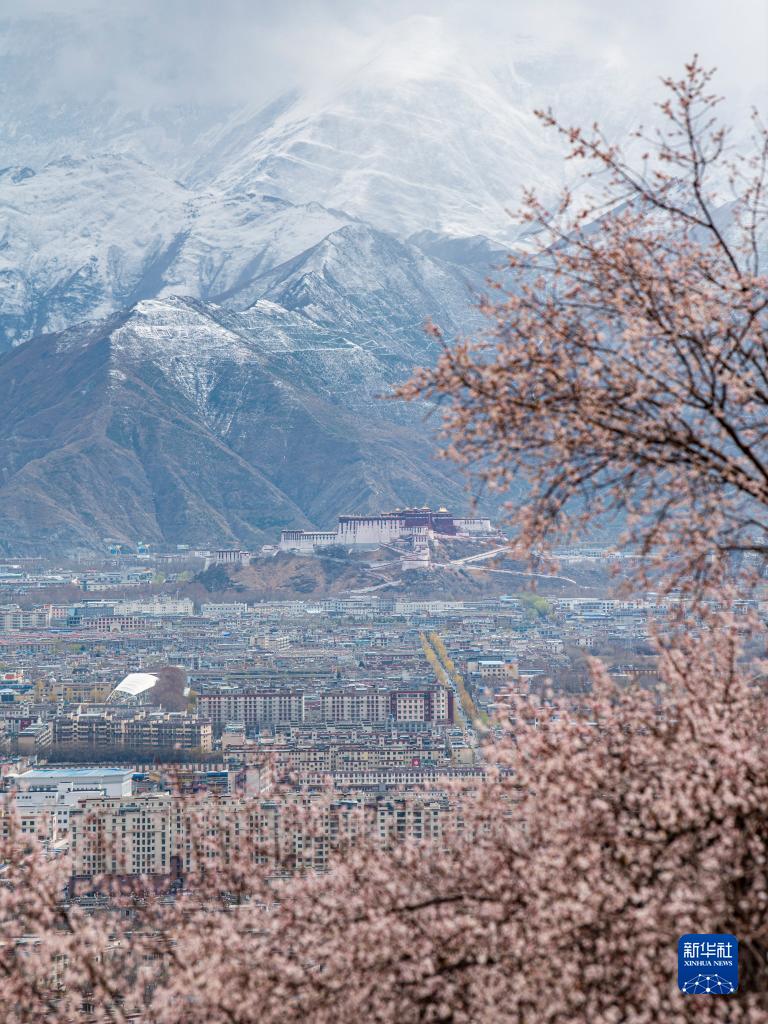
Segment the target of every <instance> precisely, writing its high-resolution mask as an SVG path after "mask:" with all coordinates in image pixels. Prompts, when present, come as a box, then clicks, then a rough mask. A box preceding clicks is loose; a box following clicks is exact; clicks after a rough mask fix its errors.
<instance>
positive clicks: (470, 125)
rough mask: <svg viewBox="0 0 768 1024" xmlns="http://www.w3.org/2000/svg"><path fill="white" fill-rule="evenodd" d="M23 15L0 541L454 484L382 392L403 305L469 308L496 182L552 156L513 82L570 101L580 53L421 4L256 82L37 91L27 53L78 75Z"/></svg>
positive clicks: (94, 533) (488, 265)
mask: <svg viewBox="0 0 768 1024" xmlns="http://www.w3.org/2000/svg"><path fill="white" fill-rule="evenodd" d="M43 21H44V22H45V24H44V26H43V27H42V28H41V24H42V22H41V19H40V18H38V19H37V21H35V20H34V19H32V21H30V22H28V23H23V25H22V28H19V25H18V24H16V23H14V24H13V25H12V26H10V27H9V26H8V25H7V24H6V26H5V27H6V28H7V29H8V31H7V32H6V34H5V36H4V44H3V46H4V49H3V50H2V51H0V100H2V102H1V103H0V153H2V154H4V155H3V156H0V167H4V169H2V170H0V352H2V351H3V350H4V349H5V350H7V351H6V352H5V354H4V355H0V439H2V446H0V463H1V464H0V548H2V547H5V548H6V549H9V550H10V549H11V548H13V547H14V546H15V547H17V548H24V549H25V550H33V549H34V548H35V546H36V544H38V543H39V542H43V541H44V542H45V543H46V544H47V545H48V546H50V545H52V544H53V545H54V546H57V547H61V548H67V549H74V548H80V549H81V548H85V547H93V546H96V545H97V544H98V543H99V541H100V539H101V538H102V537H103V536H106V535H111V536H119V537H121V538H124V539H126V540H128V541H130V540H132V539H135V538H136V537H138V536H142V537H144V538H147V539H154V540H161V539H163V540H169V541H171V540H175V541H199V542H200V543H207V542H211V541H214V540H216V541H219V542H221V543H243V544H252V543H258V542H259V541H260V540H266V539H274V538H275V536H276V533H277V530H278V528H279V527H280V526H289V525H294V526H306V525H310V524H312V525H315V526H323V525H326V524H327V523H329V522H332V521H333V519H334V517H335V515H336V514H337V513H338V512H339V511H340V510H341V509H342V508H344V509H350V510H351V509H358V510H361V511H363V510H366V509H378V508H381V507H385V506H386V505H388V504H404V503H410V502H418V503H420V504H421V503H423V502H424V501H429V502H431V501H434V500H438V499H439V500H444V501H453V502H454V504H458V505H460V504H464V503H465V499H463V497H462V495H463V485H462V482H461V481H460V480H458V479H457V478H456V476H455V474H454V475H452V473H453V471H452V469H451V467H450V464H448V463H446V462H439V463H438V462H435V460H434V454H435V444H434V441H433V439H432V437H431V434H430V430H433V429H434V427H432V426H431V425H430V426H429V428H428V426H427V425H426V424H425V422H424V419H423V415H422V411H421V410H419V409H416V408H410V407H403V406H402V405H398V404H397V403H393V402H382V401H379V400H378V399H379V397H380V396H381V395H382V394H384V393H386V392H387V391H388V390H390V389H391V387H392V386H393V385H394V384H395V383H397V382H398V381H402V380H403V379H405V378H406V377H407V376H408V375H409V372H410V370H411V369H412V367H413V366H414V365H415V364H417V363H422V362H424V361H425V360H429V359H430V358H432V356H433V352H432V350H431V348H430V345H429V343H428V341H427V339H426V336H425V334H424V330H423V327H424V322H425V320H427V319H431V320H433V321H435V322H436V323H437V324H439V326H440V327H441V328H442V329H443V331H444V332H445V334H446V335H447V336H449V337H451V336H454V335H457V334H466V333H471V332H473V331H475V330H477V329H478V325H479V317H478V313H477V311H476V300H477V294H478V291H479V290H480V289H481V288H482V287H483V285H484V279H485V278H486V276H487V275H488V274H489V273H492V272H493V269H494V268H497V267H499V266H500V265H501V264H502V263H503V257H504V249H505V246H507V245H509V244H512V243H514V241H515V240H516V239H517V238H518V237H519V232H520V227H519V225H516V224H515V222H514V219H513V218H511V217H510V215H509V214H508V212H507V210H508V208H509V207H514V206H515V204H516V203H517V201H518V199H519V196H520V192H521V189H522V188H523V187H524V186H527V185H535V186H536V187H537V189H538V190H539V191H540V192H543V193H544V194H545V195H548V194H551V193H553V192H555V191H556V190H557V189H558V188H559V186H560V184H561V183H562V181H563V180H564V173H565V172H564V167H563V162H562V159H561V155H562V154H561V150H560V148H559V146H558V144H557V143H556V142H555V141H554V140H553V139H552V138H551V137H550V136H548V135H547V134H546V133H545V132H544V130H543V129H542V128H541V126H540V124H539V122H538V121H537V119H536V118H535V116H534V115H533V113H532V111H533V108H534V107H536V106H546V105H547V97H548V95H549V93H551V92H552V89H554V91H555V92H556V93H557V96H558V97H559V98H560V99H562V100H563V103H564V106H565V108H566V109H567V110H568V109H575V110H576V111H578V110H579V106H580V103H581V101H582V99H583V98H584V97H585V96H587V95H591V94H592V93H596V94H601V89H600V88H596V86H595V78H594V76H593V75H592V73H591V72H589V70H587V71H585V69H584V68H583V67H581V66H576V65H574V67H573V68H570V67H569V68H568V69H567V70H566V73H565V74H563V68H562V67H560V68H559V69H556V72H553V71H552V69H551V68H548V67H545V66H543V65H542V64H541V63H539V64H538V65H536V66H534V65H530V66H528V67H527V68H523V67H521V66H518V67H515V65H514V64H513V63H512V62H511V61H510V60H509V59H504V60H497V59H495V58H494V60H493V61H490V60H486V59H485V58H484V55H482V54H481V55H477V54H471V53H469V52H468V51H467V50H466V48H465V46H464V45H463V41H462V40H461V39H456V38H453V37H451V36H450V35H449V34H447V33H446V32H445V31H444V28H443V26H442V24H441V22H440V21H439V19H434V18H421V17H417V18H411V19H407V20H406V21H405V22H403V23H400V24H398V25H397V26H395V27H394V28H393V29H390V30H389V31H388V32H386V33H384V34H383V35H382V36H380V37H379V38H377V39H375V40H373V41H372V42H371V44H370V45H369V46H368V47H367V48H364V49H362V50H361V52H360V54H359V61H358V64H357V67H355V68H350V67H348V66H347V67H345V68H344V69H343V70H342V71H340V72H339V73H338V74H330V73H329V74H327V75H326V76H325V77H324V80H323V83H322V86H319V87H317V88H314V89H306V88H305V89H301V88H296V89H290V90H288V91H285V92H283V93H282V94H280V95H277V96H276V97H275V98H273V99H272V100H271V101H270V102H267V103H264V102H258V103H254V104H251V103H250V102H239V103H234V102H228V103H222V101H221V100H220V99H218V100H212V101H211V102H210V103H209V104H208V105H206V103H205V100H204V90H201V91H200V94H199V95H198V98H197V101H196V102H195V103H190V104H188V105H187V106H184V105H180V104H179V102H178V99H177V98H176V99H174V98H173V96H172V90H171V94H169V95H170V98H166V99H163V98H162V97H154V96H153V97H152V98H151V99H148V98H147V95H146V91H145V87H144V84H143V83H142V82H141V81H138V80H136V81H132V83H131V84H132V86H134V87H135V90H136V95H137V96H138V99H137V100H136V102H135V103H133V102H132V101H131V100H130V95H129V99H128V100H126V98H125V96H123V97H122V98H121V97H120V96H118V95H116V94H112V93H108V92H105V93H104V94H103V95H102V94H101V93H100V92H99V90H98V88H93V89H90V90H88V89H86V90H82V89H81V90H80V92H79V93H78V92H77V91H76V90H75V92H70V91H68V90H66V89H65V90H64V92H63V93H62V95H61V99H59V95H58V93H57V92H56V91H54V92H51V90H50V89H49V90H48V91H47V92H46V91H45V90H42V91H40V90H38V89H37V80H36V78H35V75H36V68H39V67H40V66H41V62H45V63H46V66H51V67H57V68H58V74H59V78H60V80H61V81H62V83H64V85H68V83H69V80H70V78H71V77H72V75H73V74H75V73H77V72H80V71H81V70H82V72H83V74H87V73H88V69H87V68H85V69H80V68H74V69H73V68H71V67H70V66H65V67H61V66H60V65H61V60H60V57H61V54H60V41H61V40H65V41H67V45H68V46H69V48H70V51H72V44H73V39H74V40H75V43H77V33H78V32H79V31H81V28H82V23H81V22H78V21H77V19H72V18H70V19H67V18H63V17H61V16H57V15H51V16H50V18H49V19H47V20H46V19H43ZM24 25H26V28H25V27H24ZM0 28H2V26H1V25H0ZM25 32H26V33H27V35H28V36H29V38H27V35H25ZM73 34H74V35H73ZM35 46H37V49H36V50H35ZM558 76H559V77H558ZM555 80H557V87H556V88H555V87H554V86H553V87H552V89H550V88H549V85H548V84H547V83H550V84H551V83H552V82H554V81H555ZM548 90H549V93H548ZM129 93H130V90H129ZM602 93H603V94H605V95H606V96H609V94H610V90H607V89H603V90H602ZM613 113H614V114H616V116H618V117H619V119H620V117H621V116H624V112H623V111H622V110H619V111H618V112H616V111H614V112H613ZM612 116H613V115H612Z"/></svg>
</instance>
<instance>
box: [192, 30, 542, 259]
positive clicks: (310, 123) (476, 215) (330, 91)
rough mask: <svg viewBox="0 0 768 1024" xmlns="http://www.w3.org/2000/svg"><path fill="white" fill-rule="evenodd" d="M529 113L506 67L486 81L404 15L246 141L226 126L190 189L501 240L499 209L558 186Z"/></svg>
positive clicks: (399, 230) (503, 221)
mask: <svg viewBox="0 0 768 1024" xmlns="http://www.w3.org/2000/svg"><path fill="white" fill-rule="evenodd" d="M533 105H534V96H533V93H532V91H531V90H530V88H528V87H527V86H526V84H525V82H524V81H522V80H520V79H518V78H517V77H516V76H515V75H514V73H513V72H511V71H510V69H509V68H505V69H503V72H500V73H496V74H494V73H491V72H490V71H488V70H487V69H486V68H483V67H482V66H480V67H478V66H477V65H476V64H472V63H470V62H469V61H468V60H466V58H465V57H464V56H463V54H462V52H461V46H460V41H459V40H456V39H451V38H450V37H449V36H447V35H446V34H445V33H444V31H443V28H442V25H441V23H440V21H439V20H438V19H433V18H424V17H415V18H412V19H409V20H408V21H407V22H405V23H404V24H401V25H398V26H397V27H396V29H395V30H393V31H391V32H389V33H387V34H386V36H385V37H384V38H383V39H382V40H379V41H378V42H377V44H376V45H375V47H374V48H373V51H372V52H371V53H369V54H366V55H365V56H364V57H363V58H362V59H361V64H360V67H359V68H358V69H357V70H356V71H355V73H354V74H351V75H348V76H347V77H345V79H344V80H342V81H340V82H338V83H335V84H334V85H333V86H332V87H328V88H326V89H325V90H324V91H322V92H321V93H320V94H319V95H314V94H313V96H312V97H303V98H302V97H297V98H295V99H294V100H293V102H289V103H287V108H286V109H283V110H278V111H277V113H276V115H275V117H274V119H273V120H272V122H271V124H269V126H268V127H264V128H262V130H261V131H259V132H258V133H257V134H256V135H255V136H254V135H253V134H252V125H251V122H250V120H248V119H245V120H243V119H242V117H238V118H237V119H236V123H235V124H234V125H232V126H225V127H224V129H222V130H221V131H220V132H219V133H217V134H216V135H215V136H214V137H212V138H211V139H210V142H209V146H208V152H207V154H205V155H204V156H203V157H201V158H200V159H198V160H197V161H196V162H195V164H194V165H193V167H192V170H191V172H190V179H189V180H190V181H195V182H201V181H210V180H211V178H212V177H215V181H216V184H217V185H218V186H219V187H222V188H225V189H231V190H234V191H238V190H242V189H259V190H261V191H266V192H269V193H271V194H276V195H280V196H283V197H285V198H287V199H290V200H291V201H292V202H299V203H303V202H308V201H309V200H317V201H319V202H321V203H323V205H326V206H332V207H334V206H338V207H341V208H343V209H345V210H348V211H349V212H350V213H352V214H355V215H357V216H359V217H362V218H364V219H366V220H368V221H370V222H371V223H372V224H374V226H376V227H378V228H382V229H384V230H387V231H391V232H393V233H395V234H398V235H408V234H410V233H412V232H414V231H418V230H425V229H428V230H434V231H443V232H446V233H448V234H451V235H473V234H477V233H486V234H490V235H492V236H493V237H496V238H502V239H505V240H509V239H511V238H514V235H515V229H514V225H512V224H511V223H510V220H509V217H508V215H507V213H506V210H507V208H508V207H509V206H510V205H515V204H516V202H517V201H518V200H519V197H520V189H521V187H523V186H525V185H530V184H531V183H533V182H535V183H536V184H537V185H538V186H539V187H541V188H542V189H543V190H544V192H552V191H553V190H554V189H555V188H556V187H557V186H558V184H559V183H560V181H561V180H562V170H561V168H562V161H561V151H560V149H559V147H558V146H557V144H556V143H555V142H554V141H553V140H552V139H551V138H549V137H548V136H547V135H546V134H545V133H544V132H543V130H542V129H541V127H540V125H539V124H538V122H537V120H536V118H535V117H534V115H533V112H532V109H531V108H532V106H533ZM223 154H226V156H225V157H223V156H222V155H223Z"/></svg>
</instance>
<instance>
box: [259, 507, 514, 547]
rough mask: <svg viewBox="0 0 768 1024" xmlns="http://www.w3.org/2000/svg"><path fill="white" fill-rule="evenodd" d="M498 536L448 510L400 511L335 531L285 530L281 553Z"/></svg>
mask: <svg viewBox="0 0 768 1024" xmlns="http://www.w3.org/2000/svg"><path fill="white" fill-rule="evenodd" d="M494 533H495V530H494V528H493V527H492V525H491V521H490V519H485V518H482V517H479V518H478V517H472V518H467V517H459V518H457V517H455V516H454V515H453V514H452V513H451V512H449V511H448V509H446V508H439V509H437V511H436V512H435V511H432V509H431V508H429V507H428V506H424V507H423V508H396V509H395V510H394V512H380V513H379V514H378V515H375V514H372V513H371V514H368V515H349V516H339V521H338V524H337V526H336V529H335V530H324V531H312V530H283V531H282V533H281V534H280V545H279V548H280V550H281V551H298V552H304V553H307V554H311V553H312V552H313V551H314V550H315V549H316V548H323V547H330V546H332V545H334V544H339V545H343V546H344V547H350V546H352V547H354V546H357V547H378V546H379V545H380V544H391V543H392V542H393V541H396V540H405V539H408V538H417V537H423V538H425V539H429V538H430V537H434V536H437V537H440V536H443V537H482V536H491V535H492V534H494Z"/></svg>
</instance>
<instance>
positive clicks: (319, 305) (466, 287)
mask: <svg viewBox="0 0 768 1024" xmlns="http://www.w3.org/2000/svg"><path fill="white" fill-rule="evenodd" d="M480 280H481V279H480V278H479V276H478V275H473V274H471V273H469V272H467V271H466V270H463V269H460V268H458V267H456V266H454V265H451V264H444V263H441V261H440V260H437V259H432V258H430V257H428V256H427V255H426V254H425V253H423V252H422V251H421V250H420V249H419V248H417V247H416V246H413V245H409V244H408V243H404V242H400V241H398V240H397V239H396V238H394V237H393V236H392V235H388V234H385V233H383V232H381V231H375V230H374V229H373V228H371V227H370V226H368V225H365V224H350V225H347V226H345V227H343V228H340V229H339V230H338V231H335V232H333V233H332V234H330V235H328V236H327V237H326V238H324V239H323V240H322V241H321V242H318V244H317V245H315V246H314V247H313V248H312V249H309V250H308V251H307V252H305V253H302V254H301V255H300V256H297V257H296V258H295V259H294V260H292V261H290V262H289V263H286V264H284V265H282V266H279V267H275V268H274V270H272V271H270V272H269V273H267V274H264V275H262V276H261V277H259V278H257V279H256V280H255V281H254V282H253V283H252V285H251V287H250V288H248V289H246V290H245V292H243V293H241V294H240V295H237V296H234V298H235V299H236V300H238V302H239V304H240V305H243V304H244V300H245V299H251V298H253V297H256V296H259V297H266V298H268V299H271V300H273V301H275V302H277V303H279V304H280V305H282V306H284V307H286V308H288V309H291V310H297V311H300V312H301V313H302V314H303V315H304V316H306V317H308V318H309V319H310V320H312V321H314V322H315V323H316V324H322V325H324V326H325V327H328V328H334V329H336V330H338V331H346V332H348V333H349V334H350V335H352V336H354V335H355V334H359V333H363V334H367V335H368V336H370V337H372V338H374V339H376V344H377V346H378V347H380V348H382V349H384V348H389V349H391V350H392V351H397V352H398V354H400V355H401V356H402V357H403V358H405V359H412V360H416V359H418V358H419V356H420V354H421V353H422V351H423V345H424V325H425V322H426V321H427V320H432V321H434V322H435V323H437V324H438V325H439V326H440V327H441V329H442V330H443V332H444V333H445V334H446V335H447V336H449V337H451V336H454V335H456V334H460V333H464V332H466V331H468V330H470V329H471V328H472V327H473V326H479V323H480V320H481V318H480V315H479V313H477V311H476V309H475V304H476V299H477V287H478V284H479V281H480Z"/></svg>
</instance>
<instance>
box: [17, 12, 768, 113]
mask: <svg viewBox="0 0 768 1024" xmlns="http://www.w3.org/2000/svg"><path fill="white" fill-rule="evenodd" d="M414 14H425V15H431V16H434V17H438V18H440V19H441V20H442V21H443V22H444V23H445V25H446V29H447V31H448V32H450V33H453V34H454V35H455V36H456V38H458V39H460V40H461V41H462V45H463V46H465V47H466V48H468V49H470V48H471V49H472V51H473V52H474V53H475V54H476V57H477V58H479V59H480V60H482V59H486V58H487V60H488V61H489V63H490V62H493V61H497V60H499V59H506V60H508V61H511V62H512V63H514V62H517V63H521V62H522V63H524V62H526V61H529V60H530V59H532V58H542V57H544V56H552V55H558V56H559V57H560V58H563V59H578V60H579V61H582V62H591V63H592V64H594V65H595V66H596V67H603V68H606V69H608V70H609V71H610V72H611V73H612V74H613V75H614V76H615V78H616V79H617V81H619V82H621V81H622V80H623V81H625V82H626V83H627V85H628V87H629V86H630V85H634V84H636V83H643V84H644V86H645V87H647V86H648V84H649V83H650V82H651V81H652V80H653V79H655V78H657V77H658V76H659V75H661V74H663V73H669V72H676V71H678V70H679V69H680V68H681V65H682V62H683V61H684V60H685V59H687V58H689V57H690V55H691V54H692V53H693V52H694V51H698V52H699V53H700V54H701V55H702V59H703V60H704V62H705V63H706V64H716V65H718V66H719V68H720V72H721V73H720V78H719V87H720V89H721V90H722V91H725V92H728V93H729V94H730V95H731V96H732V97H734V99H736V100H739V101H741V100H743V99H747V100H751V99H755V98H758V97H759V96H760V95H761V93H762V92H764V91H765V87H766V84H767V81H768V80H767V78H766V60H765V54H766V52H768V7H767V6H766V4H765V3H764V0H728V3H724V2H723V0H643V2H642V3H640V2H635V3H632V4H630V3H628V2H627V0H623V2H620V3H616V0H514V2H507V3H503V4H501V3H499V2H498V0H472V2H468V0H442V2H438V0H420V2H419V0H417V2H416V3H414V2H413V0H367V2H366V3H365V4H360V2H359V0H290V2H285V0H281V2H277V0H162V2H158V0H110V2H109V3H108V4H105V3H104V2H103V0H0V20H3V21H5V22H6V23H9V28H10V31H8V32H6V33H5V34H4V35H5V43H4V44H3V43H0V47H2V46H3V45H4V47H5V53H6V56H7V55H10V56H13V54H14V48H16V56H17V57H18V56H19V54H20V53H22V52H23V53H25V54H26V55H27V56H28V50H29V47H30V45H31V44H32V43H34V40H35V37H36V35H37V37H38V39H39V45H40V53H41V56H42V58H43V59H41V60H40V61H39V62H38V63H37V66H36V67H35V74H34V88H35V89H36V90H37V91H38V94H39V95H40V96H41V97H43V98H48V99H51V98H56V99H57V100H58V99H60V100H61V101H62V102H67V101H68V100H71V99H73V98H76V99H80V100H82V99H93V98H94V97H98V98H101V97H105V98H110V99H116V100H117V101H118V102H120V103H121V104H125V105H127V106H129V107H137V108H146V107H156V106H163V105H168V104H190V105H206V104H224V105H231V104H243V103H247V104H249V105H259V104H261V103H264V102H267V101H268V100H269V99H271V98H272V97H273V96H274V95H275V94H277V93H279V92H280V91H282V90H284V89H286V88H290V87H293V86H296V85H298V86H302V87H308V88H313V87H316V86H318V85H319V84H322V83H323V81H324V80H326V79H328V78H329V77H331V76H336V75H338V74H339V72H340V71H341V72H343V71H345V70H348V71H349V72H351V71H352V70H353V69H354V68H355V66H356V65H357V63H358V62H359V61H360V60H361V58H362V57H363V56H364V55H365V54H366V52H367V51H368V49H369V48H370V46H371V45H372V43H373V42H374V41H375V39H376V37H377V35H378V34H380V33H381V32H382V31H386V30H387V29H388V28H391V26H393V25H395V24H396V23H397V22H398V21H399V20H400V19H403V18H407V17H410V16H413V15H414Z"/></svg>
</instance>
